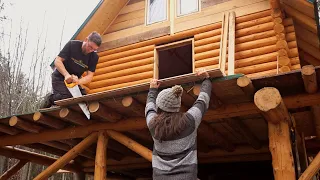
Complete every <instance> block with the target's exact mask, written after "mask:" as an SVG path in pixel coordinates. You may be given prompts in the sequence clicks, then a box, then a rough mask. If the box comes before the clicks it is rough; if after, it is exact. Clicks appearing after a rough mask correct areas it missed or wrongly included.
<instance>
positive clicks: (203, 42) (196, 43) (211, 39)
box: [194, 35, 221, 47]
mask: <svg viewBox="0 0 320 180" xmlns="http://www.w3.org/2000/svg"><path fill="white" fill-rule="evenodd" d="M220 40H221V36H220V35H217V36H212V37H208V38H205V39H200V40H197V41H194V46H195V47H198V46H203V45H206V44H212V43H216V42H220Z"/></svg>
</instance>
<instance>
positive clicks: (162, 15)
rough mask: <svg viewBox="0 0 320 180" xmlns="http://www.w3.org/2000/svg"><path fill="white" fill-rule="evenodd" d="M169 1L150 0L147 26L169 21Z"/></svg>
mask: <svg viewBox="0 0 320 180" xmlns="http://www.w3.org/2000/svg"><path fill="white" fill-rule="evenodd" d="M167 7H168V6H167V0H148V13H147V24H152V23H156V22H161V21H165V20H167Z"/></svg>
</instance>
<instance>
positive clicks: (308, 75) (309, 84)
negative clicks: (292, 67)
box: [301, 65, 318, 94]
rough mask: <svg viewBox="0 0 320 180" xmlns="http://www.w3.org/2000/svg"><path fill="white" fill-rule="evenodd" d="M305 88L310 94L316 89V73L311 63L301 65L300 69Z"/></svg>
mask: <svg viewBox="0 0 320 180" xmlns="http://www.w3.org/2000/svg"><path fill="white" fill-rule="evenodd" d="M301 74H302V79H303V83H304V87H305V90H306V91H307V92H308V93H310V94H312V93H316V92H317V91H318V84H317V75H316V72H315V68H314V66H312V65H307V66H303V67H302V70H301Z"/></svg>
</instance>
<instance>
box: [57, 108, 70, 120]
mask: <svg viewBox="0 0 320 180" xmlns="http://www.w3.org/2000/svg"><path fill="white" fill-rule="evenodd" d="M69 112H70V111H69V109H68V108H62V109H61V110H60V112H59V116H60V117H61V118H65V117H67V115H68V114H69Z"/></svg>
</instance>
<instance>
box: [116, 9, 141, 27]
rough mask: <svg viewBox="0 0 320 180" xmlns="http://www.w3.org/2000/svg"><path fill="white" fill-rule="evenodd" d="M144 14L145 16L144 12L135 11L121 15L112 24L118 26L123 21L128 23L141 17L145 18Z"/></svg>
mask: <svg viewBox="0 0 320 180" xmlns="http://www.w3.org/2000/svg"><path fill="white" fill-rule="evenodd" d="M144 14H145V12H144V10H138V11H133V12H131V13H127V14H121V15H119V16H117V18H116V19H115V20H114V21H113V23H112V24H117V23H120V22H123V21H128V20H131V19H135V18H140V17H143V18H144Z"/></svg>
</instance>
